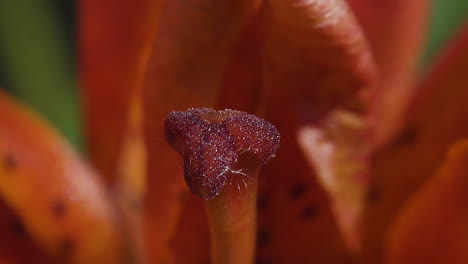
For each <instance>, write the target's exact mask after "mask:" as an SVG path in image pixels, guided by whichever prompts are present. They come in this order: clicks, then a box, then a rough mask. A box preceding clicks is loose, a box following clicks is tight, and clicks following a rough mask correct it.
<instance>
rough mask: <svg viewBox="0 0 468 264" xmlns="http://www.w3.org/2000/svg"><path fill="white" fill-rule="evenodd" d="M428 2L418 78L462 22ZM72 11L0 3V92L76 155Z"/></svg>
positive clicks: (14, 0)
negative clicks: (47, 124) (40, 119)
mask: <svg viewBox="0 0 468 264" xmlns="http://www.w3.org/2000/svg"><path fill="white" fill-rule="evenodd" d="M409 1H411V0H409ZM433 2H434V4H433V8H432V16H431V22H430V33H429V35H428V39H427V43H426V48H425V52H424V53H423V54H421V72H422V73H424V70H425V69H426V68H427V66H428V65H430V64H431V61H432V60H433V59H434V56H435V55H436V54H437V53H438V52H439V50H441V48H443V46H444V45H445V43H447V40H449V39H450V38H451V36H453V34H454V33H455V32H456V31H457V30H459V29H460V24H461V23H462V22H463V20H464V19H465V18H466V17H467V16H468V0H434V1H433ZM75 9H76V8H75V1H66V0H53V1H51V0H0V86H1V87H3V88H5V89H8V90H9V91H11V92H12V93H13V94H15V95H16V96H18V97H19V98H21V100H22V101H24V102H26V103H27V104H29V105H30V106H32V107H33V108H35V109H36V110H38V111H39V112H40V113H42V114H43V115H44V116H45V117H46V118H48V119H49V120H50V121H51V122H52V123H54V124H55V125H56V127H58V128H59V129H60V130H61V131H62V132H63V134H64V135H65V136H66V137H67V138H68V139H69V140H70V141H71V142H72V143H73V144H74V145H76V146H77V147H78V148H80V149H82V147H83V144H82V143H83V134H82V133H81V128H80V123H81V121H80V120H81V116H80V109H79V108H80V104H79V101H80V100H79V97H78V93H77V86H78V85H77V52H76V50H77V49H76V38H75V28H76V23H75V22H76V10H75Z"/></svg>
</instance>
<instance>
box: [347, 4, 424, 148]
mask: <svg viewBox="0 0 468 264" xmlns="http://www.w3.org/2000/svg"><path fill="white" fill-rule="evenodd" d="M347 1H348V2H349V4H350V6H351V8H352V9H353V12H354V13H355V14H356V17H357V19H358V21H359V23H360V24H361V26H362V28H363V30H364V33H365V35H366V37H367V39H368V40H369V44H370V47H371V49H372V53H373V55H374V58H375V61H376V63H377V65H378V67H379V69H380V73H381V76H382V78H381V86H382V88H381V89H382V90H381V93H382V94H381V96H380V97H379V98H380V99H381V100H377V101H375V104H376V107H377V110H378V111H379V113H378V114H379V117H378V118H377V119H376V121H377V125H376V130H377V132H376V133H375V134H376V137H377V141H378V142H379V143H380V144H382V142H384V141H386V140H388V139H389V137H390V136H392V135H393V134H394V133H395V132H396V129H397V128H398V126H400V125H401V122H400V120H401V118H402V115H403V114H404V111H405V110H406V108H407V106H408V103H409V100H410V99H411V98H412V96H413V94H414V92H415V89H414V85H413V84H414V82H415V80H416V79H417V70H418V69H417V66H418V62H419V58H420V57H421V55H422V47H423V41H424V40H425V36H426V27H427V24H428V23H427V20H428V18H429V6H430V1H427V0H413V1H405V0H380V1H374V0H347Z"/></svg>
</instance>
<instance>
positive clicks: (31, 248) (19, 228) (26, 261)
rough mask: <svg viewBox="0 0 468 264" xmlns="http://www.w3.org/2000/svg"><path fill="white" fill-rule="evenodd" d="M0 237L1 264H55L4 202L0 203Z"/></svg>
mask: <svg viewBox="0 0 468 264" xmlns="http://www.w3.org/2000/svg"><path fill="white" fill-rule="evenodd" d="M0 236H1V238H2V239H1V240H0V263H1V264H30V263H38V264H47V263H48V264H51V263H54V262H53V261H52V260H51V259H49V258H48V257H47V256H45V254H44V252H43V251H42V250H41V248H40V247H39V245H37V243H36V241H34V240H33V239H32V238H31V236H30V235H29V234H28V233H27V232H26V230H25V229H24V225H23V223H22V222H21V220H20V219H18V217H17V216H16V215H15V213H14V212H13V211H12V210H11V209H10V208H8V206H7V205H6V204H5V202H4V201H0ZM25 252H27V253H25Z"/></svg>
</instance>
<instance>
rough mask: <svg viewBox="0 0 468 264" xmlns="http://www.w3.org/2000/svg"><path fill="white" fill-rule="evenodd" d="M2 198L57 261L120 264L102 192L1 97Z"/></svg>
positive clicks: (36, 122)
mask: <svg viewBox="0 0 468 264" xmlns="http://www.w3.org/2000/svg"><path fill="white" fill-rule="evenodd" d="M0 161H1V166H0V196H1V197H2V198H3V199H4V200H5V201H6V203H7V204H8V205H9V206H10V207H11V208H12V210H14V211H15V213H17V214H18V216H19V218H20V219H21V221H22V222H23V223H24V225H25V227H26V229H27V230H28V232H30V233H31V235H32V237H33V238H34V239H36V240H37V241H38V243H39V244H40V246H41V247H42V248H43V249H44V250H45V251H46V252H47V253H48V254H50V255H51V256H54V257H55V258H56V259H58V260H59V261H60V262H62V263H63V262H68V261H70V262H72V263H123V262H124V259H125V258H126V257H127V255H126V254H128V252H126V251H125V250H124V248H123V244H124V240H123V237H122V236H121V230H120V229H119V226H118V221H117V218H116V215H114V212H113V206H112V205H111V204H110V202H109V200H108V197H107V195H106V189H105V188H104V187H103V185H102V184H101V183H100V182H99V181H97V175H96V174H95V173H94V172H93V171H91V170H90V169H89V168H88V167H87V166H86V165H85V164H84V163H83V162H82V161H81V160H80V159H79V158H78V157H77V156H76V154H75V153H74V152H73V151H72V150H71V149H70V147H69V146H68V145H67V144H66V143H65V142H63V141H62V140H61V139H60V137H59V136H58V135H57V134H56V133H55V132H54V131H52V130H51V129H50V128H48V127H47V126H46V125H45V124H44V123H43V122H42V121H41V120H40V119H39V118H37V117H36V116H35V115H34V114H32V113H30V112H28V111H25V110H22V109H21V107H20V106H19V105H17V104H16V103H14V102H13V101H12V100H11V99H10V98H9V97H7V96H6V95H5V94H3V93H2V94H0Z"/></svg>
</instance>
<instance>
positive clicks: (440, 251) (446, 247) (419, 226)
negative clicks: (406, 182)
mask: <svg viewBox="0 0 468 264" xmlns="http://www.w3.org/2000/svg"><path fill="white" fill-rule="evenodd" d="M467 188H468V140H464V141H461V142H458V143H456V144H455V145H454V146H453V147H451V149H450V151H449V153H448V155H447V157H446V158H445V161H444V162H443V163H442V166H441V168H440V170H439V172H438V173H437V174H435V175H434V176H432V177H431V178H430V179H429V180H428V182H427V183H426V184H424V186H423V187H422V188H421V190H420V191H418V192H417V193H415V194H414V195H413V196H412V198H411V199H410V201H409V203H408V204H407V205H406V206H405V208H404V209H403V210H402V211H401V213H400V216H399V217H398V218H397V220H396V221H395V223H394V224H393V225H392V226H393V227H392V228H391V229H390V233H389V234H390V236H389V246H388V256H387V260H386V262H385V263H388V264H393V263H395V264H410V263H427V264H436V263H440V264H442V263H453V264H462V263H468V213H467V211H466V201H468V193H467V192H466V190H467Z"/></svg>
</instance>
